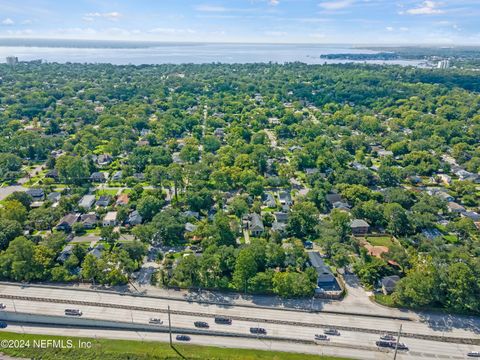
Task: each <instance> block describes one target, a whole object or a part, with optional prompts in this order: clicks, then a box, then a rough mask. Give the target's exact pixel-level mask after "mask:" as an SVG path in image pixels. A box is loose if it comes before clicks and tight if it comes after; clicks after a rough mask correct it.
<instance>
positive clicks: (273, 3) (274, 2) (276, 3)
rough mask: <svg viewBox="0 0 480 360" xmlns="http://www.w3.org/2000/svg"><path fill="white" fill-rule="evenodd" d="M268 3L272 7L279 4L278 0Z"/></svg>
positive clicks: (271, 0)
mask: <svg viewBox="0 0 480 360" xmlns="http://www.w3.org/2000/svg"><path fill="white" fill-rule="evenodd" d="M268 3H269V4H270V5H272V6H277V5H278V4H280V0H269V1H268Z"/></svg>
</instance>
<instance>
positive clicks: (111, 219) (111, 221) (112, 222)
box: [102, 211, 117, 226]
mask: <svg viewBox="0 0 480 360" xmlns="http://www.w3.org/2000/svg"><path fill="white" fill-rule="evenodd" d="M116 225H117V212H116V211H109V212H108V213H107V215H105V217H104V218H103V221H102V226H116Z"/></svg>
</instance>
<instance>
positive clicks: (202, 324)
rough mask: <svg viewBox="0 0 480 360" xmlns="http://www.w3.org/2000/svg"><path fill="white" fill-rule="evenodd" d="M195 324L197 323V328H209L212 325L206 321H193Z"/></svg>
mask: <svg viewBox="0 0 480 360" xmlns="http://www.w3.org/2000/svg"><path fill="white" fill-rule="evenodd" d="M193 325H195V327H197V328H209V327H210V325H208V323H207V322H205V321H195V322H194V323H193Z"/></svg>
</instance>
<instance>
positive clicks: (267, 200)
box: [263, 193, 277, 209]
mask: <svg viewBox="0 0 480 360" xmlns="http://www.w3.org/2000/svg"><path fill="white" fill-rule="evenodd" d="M263 204H264V205H265V206H266V207H269V208H272V209H273V208H275V207H277V203H276V202H275V197H274V196H273V195H272V194H270V193H266V194H265V196H264V200H263Z"/></svg>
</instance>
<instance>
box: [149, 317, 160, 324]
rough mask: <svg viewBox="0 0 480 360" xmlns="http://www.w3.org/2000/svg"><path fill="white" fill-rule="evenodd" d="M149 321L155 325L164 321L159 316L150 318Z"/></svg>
mask: <svg viewBox="0 0 480 360" xmlns="http://www.w3.org/2000/svg"><path fill="white" fill-rule="evenodd" d="M148 322H149V323H150V324H153V325H162V324H163V321H162V320H160V319H158V318H150V320H149V321H148Z"/></svg>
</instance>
